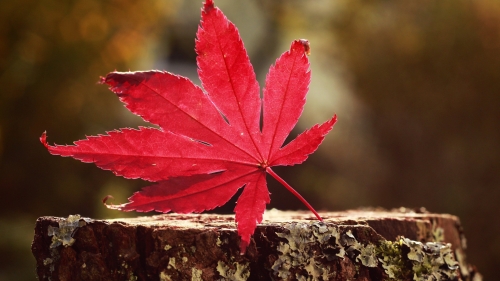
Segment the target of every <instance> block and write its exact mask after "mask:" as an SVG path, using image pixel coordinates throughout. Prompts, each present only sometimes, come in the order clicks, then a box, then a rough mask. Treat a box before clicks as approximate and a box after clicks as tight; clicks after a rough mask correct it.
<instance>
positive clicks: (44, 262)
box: [43, 258, 53, 266]
mask: <svg viewBox="0 0 500 281" xmlns="http://www.w3.org/2000/svg"><path fill="white" fill-rule="evenodd" d="M52 262H53V260H52V259H51V258H46V259H44V260H43V265H45V266H47V265H49V264H51V263H52Z"/></svg>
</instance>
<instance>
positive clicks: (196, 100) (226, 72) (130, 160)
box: [40, 0, 336, 253]
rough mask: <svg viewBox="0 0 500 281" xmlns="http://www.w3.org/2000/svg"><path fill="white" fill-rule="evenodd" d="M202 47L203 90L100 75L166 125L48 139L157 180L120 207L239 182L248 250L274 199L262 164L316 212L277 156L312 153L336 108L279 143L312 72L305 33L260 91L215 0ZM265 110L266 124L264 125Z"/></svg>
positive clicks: (216, 192) (181, 205)
mask: <svg viewBox="0 0 500 281" xmlns="http://www.w3.org/2000/svg"><path fill="white" fill-rule="evenodd" d="M201 17H202V19H201V26H200V27H199V28H198V32H197V38H198V39H197V40H196V53H197V54H198V56H197V62H198V67H199V69H198V74H199V76H200V80H201V82H202V86H203V88H204V89H205V91H206V93H205V92H203V90H202V89H201V88H200V87H198V86H196V85H194V84H193V83H192V82H191V81H190V80H188V79H187V78H184V77H181V76H178V75H174V74H172V73H169V72H162V71H145V72H112V73H110V74H108V75H107V76H106V77H104V78H102V80H101V82H102V83H105V84H108V85H109V86H110V89H111V90H112V91H113V92H114V93H116V94H117V95H118V97H119V98H120V100H121V101H122V102H123V103H125V106H126V107H127V108H128V109H129V110H130V111H131V112H132V113H134V114H137V115H139V116H141V117H142V118H143V119H144V120H146V121H148V122H150V123H153V124H156V125H158V126H159V127H160V129H156V128H144V127H139V128H138V129H129V128H126V129H121V130H119V131H111V132H107V134H106V135H98V136H91V137H87V138H86V139H84V140H79V141H76V142H75V143H74V144H75V145H68V146H61V145H54V146H51V145H48V144H47V142H46V135H45V133H44V134H43V135H42V137H41V138H40V140H41V141H42V143H43V144H44V145H45V146H46V147H47V149H48V150H49V152H50V153H51V154H54V155H61V156H71V157H73V158H75V159H78V160H80V161H82V162H86V163H89V162H90V163H94V164H96V165H97V166H98V167H100V168H102V169H105V170H111V171H113V173H115V174H116V175H119V176H123V177H125V178H141V179H144V180H148V181H152V182H156V183H155V184H153V185H151V186H148V187H145V188H144V189H142V190H141V191H139V192H136V193H134V194H133V195H132V197H130V198H129V202H128V203H126V204H121V205H107V207H108V208H111V209H118V210H122V211H131V210H136V211H140V212H147V211H151V210H156V211H159V212H170V211H174V212H178V213H190V212H202V211H204V210H209V209H213V208H215V207H217V206H222V205H224V204H225V203H226V202H227V201H228V200H229V199H230V198H231V197H232V196H233V195H234V194H235V193H236V191H237V190H238V189H239V188H242V187H244V190H243V192H242V194H241V196H240V197H239V199H238V201H237V203H236V207H235V209H234V211H235V213H236V219H235V220H236V222H237V224H238V225H237V228H238V234H239V235H240V237H241V243H240V249H241V252H242V253H244V252H245V249H246V247H247V246H248V244H249V243H250V237H251V235H252V234H253V233H254V231H255V227H256V226H257V223H260V222H261V221H262V215H263V213H264V211H265V208H266V204H268V203H269V202H270V198H269V191H268V189H267V185H266V174H270V175H271V176H272V177H274V178H275V179H277V180H278V181H279V182H280V183H282V184H283V185H284V186H285V187H286V188H287V189H288V190H290V191H291V192H292V193H293V194H294V195H295V196H297V197H298V198H299V199H300V200H301V201H302V202H303V203H304V204H306V206H307V207H308V208H309V209H311V211H313V212H314V214H315V215H316V216H317V217H318V219H320V220H321V217H320V216H319V215H318V213H317V212H316V211H315V210H314V209H313V208H312V207H311V206H310V205H309V204H308V203H307V202H306V201H305V199H304V198H302V197H301V196H300V195H299V194H298V193H297V192H296V191H295V190H294V189H293V188H292V187H291V186H290V185H288V184H287V183H286V182H285V181H284V180H283V179H281V178H280V177H279V176H278V175H277V174H275V173H274V172H273V170H272V169H271V166H279V165H282V166H283V165H295V164H300V163H302V162H303V161H305V160H306V159H307V157H308V155H309V154H311V153H313V152H314V151H315V150H316V149H317V148H318V146H319V145H320V143H321V142H322V141H323V139H324V136H325V135H326V134H327V133H328V132H329V131H330V130H331V129H332V127H333V125H334V124H335V122H336V116H334V117H333V118H332V119H330V120H329V121H327V122H325V123H323V124H322V125H315V126H313V127H312V128H311V129H309V130H307V131H305V132H303V133H302V134H300V135H299V136H297V138H295V139H294V140H293V141H291V142H290V143H288V144H287V145H286V146H284V147H282V145H283V143H284V141H285V138H286V137H287V136H288V135H289V133H290V131H291V130H292V129H293V127H294V126H295V125H296V123H297V121H298V119H299V117H300V115H301V113H302V110H303V107H304V103H305V96H306V94H307V91H308V87H309V82H310V78H311V73H310V70H309V61H308V59H307V54H308V53H309V43H308V42H307V41H306V40H296V41H294V42H293V43H292V45H291V47H290V50H289V51H287V52H285V53H284V54H282V55H281V57H280V58H279V59H278V60H277V61H276V63H275V65H274V66H272V67H271V69H270V70H269V73H268V75H267V77H266V85H265V88H264V93H263V99H261V98H260V94H259V92H260V89H259V85H258V83H257V80H256V78H255V73H254V70H253V67H252V65H251V64H250V61H249V58H248V56H247V53H246V50H245V48H244V46H243V42H242V41H241V38H240V36H239V33H238V30H237V29H236V27H235V26H234V25H233V24H232V23H231V22H230V21H229V20H228V19H227V18H226V17H225V16H224V14H223V13H222V12H221V11H220V10H219V9H218V8H216V7H214V3H213V1H211V0H207V1H206V3H205V4H204V8H203V9H202V13H201ZM261 110H262V111H263V114H262V116H263V122H262V123H263V125H262V129H261V128H260V116H261Z"/></svg>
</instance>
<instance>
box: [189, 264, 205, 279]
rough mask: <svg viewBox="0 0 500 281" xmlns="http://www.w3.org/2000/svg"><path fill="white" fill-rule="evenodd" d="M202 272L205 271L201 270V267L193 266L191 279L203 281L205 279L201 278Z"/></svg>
mask: <svg viewBox="0 0 500 281" xmlns="http://www.w3.org/2000/svg"><path fill="white" fill-rule="evenodd" d="M202 274H203V271H201V269H198V268H196V267H193V268H192V269H191V281H203V279H202V278H201V275H202Z"/></svg>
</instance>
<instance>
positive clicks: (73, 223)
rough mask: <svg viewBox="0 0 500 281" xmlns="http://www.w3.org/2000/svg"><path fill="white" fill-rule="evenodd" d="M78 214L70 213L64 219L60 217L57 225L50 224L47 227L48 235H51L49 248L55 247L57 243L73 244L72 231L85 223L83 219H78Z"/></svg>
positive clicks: (66, 245)
mask: <svg viewBox="0 0 500 281" xmlns="http://www.w3.org/2000/svg"><path fill="white" fill-rule="evenodd" d="M80 219H81V217H80V215H70V216H68V218H67V219H66V220H64V219H62V220H61V221H60V222H59V227H53V226H50V225H49V227H48V228H47V232H48V236H52V244H50V248H55V247H57V246H59V245H63V246H65V247H68V246H71V245H73V243H75V239H73V233H74V232H75V230H76V229H77V228H79V227H82V226H84V225H86V224H87V223H86V222H85V221H80Z"/></svg>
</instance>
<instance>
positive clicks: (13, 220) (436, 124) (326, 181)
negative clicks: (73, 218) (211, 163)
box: [0, 0, 500, 280]
mask: <svg viewBox="0 0 500 281" xmlns="http://www.w3.org/2000/svg"><path fill="white" fill-rule="evenodd" d="M216 5H217V6H219V7H220V8H221V9H222V10H223V11H224V13H225V14H226V15H227V16H228V18H229V19H230V20H231V21H233V22H234V23H235V24H236V26H237V27H238V28H239V30H240V33H241V35H242V38H243V41H244V43H245V46H246V48H247V50H248V53H249V56H250V59H251V61H252V63H253V65H254V68H255V71H256V73H257V77H258V78H259V82H260V84H261V85H263V81H264V79H265V75H266V73H267V70H268V68H269V66H270V65H271V64H272V63H274V60H275V59H276V58H277V57H278V56H279V55H280V54H281V53H283V52H284V51H286V50H288V48H289V46H290V43H291V41H292V40H294V39H298V38H307V39H308V40H309V41H310V43H311V50H312V54H311V56H310V60H311V69H312V73H313V74H312V83H311V87H310V92H309V94H308V102H307V104H306V108H305V110H304V113H303V115H302V118H301V120H300V122H299V125H298V126H297V128H296V131H295V130H294V132H293V133H292V135H296V134H297V133H299V132H301V131H302V130H304V129H305V128H307V127H310V126H312V125H313V124H316V123H319V122H323V121H325V120H327V119H328V118H330V117H331V116H332V115H333V114H334V113H337V114H338V118H339V121H338V123H337V125H335V127H334V129H333V131H332V132H331V133H330V134H329V135H328V137H327V138H326V139H325V141H324V143H323V144H322V145H321V147H320V148H319V150H318V151H317V152H316V153H315V154H313V155H312V156H311V157H310V158H309V160H308V161H307V162H305V163H304V164H302V165H300V166H296V167H286V168H284V169H281V168H277V169H276V171H277V173H279V174H280V175H281V176H282V177H283V178H284V179H285V180H287V181H288V182H289V183H291V184H292V186H294V187H295V188H296V189H297V190H298V191H299V192H300V193H301V194H302V195H303V196H304V197H305V198H307V199H308V201H309V202H310V203H312V205H313V206H315V208H316V209H319V210H334V211H335V210H344V209H350V208H358V207H364V206H373V207H384V208H397V207H400V206H405V207H426V208H427V209H428V210H429V211H431V212H438V213H451V214H454V215H457V216H459V217H460V219H461V220H462V223H463V226H464V229H465V234H466V237H467V238H468V250H467V253H468V259H469V262H470V263H472V264H475V265H477V266H478V269H479V272H481V273H482V274H483V275H484V277H485V279H486V280H488V279H490V280H494V279H495V275H496V274H495V273H496V271H495V270H497V266H498V264H499V263H500V224H499V223H498V221H499V219H498V218H499V216H500V209H499V203H498V201H499V198H500V188H499V187H500V145H499V144H500V1H497V0H480V1H473V0H443V1H431V0H421V1H417V2H413V1H387V0H337V1H329V0H316V1H298V0H290V1H265V0H254V1H230V0H225V1H224V0H217V1H216ZM200 8H201V0H200V1H187V0H186V1H181V0H177V1H173V0H170V1H164V0H152V1H139V0H108V1H97V0H68V1H56V0H44V1H35V0H19V1H0V85H1V86H0V87H1V90H0V181H1V182H0V184H1V186H0V188H1V193H2V195H1V196H0V209H1V212H0V238H1V239H0V252H1V253H2V255H0V280H35V262H34V258H33V257H32V256H31V252H30V245H31V240H32V236H33V227H34V223H35V220H36V219H37V218H38V217H40V216H48V215H53V216H63V217H67V216H68V215H70V214H81V215H82V216H87V217H93V218H112V217H124V216H137V215H141V214H136V213H122V212H117V211H111V210H107V209H106V208H105V207H104V206H103V205H102V203H101V199H102V198H103V197H105V196H106V195H108V194H111V195H113V196H114V197H115V200H114V201H113V202H115V203H122V202H125V201H126V198H127V197H128V196H130V195H131V194H132V193H133V192H134V191H136V190H139V189H140V188H141V187H143V186H145V185H147V183H145V182H143V181H140V180H125V179H123V178H118V177H115V176H114V175H113V174H112V173H111V172H108V171H103V170H100V169H99V168H97V167H95V166H94V165H91V164H83V163H80V162H79V161H76V160H74V159H69V158H61V157H57V156H51V155H50V154H49V153H48V152H47V151H46V149H45V148H44V147H43V146H42V144H40V141H39V137H40V135H41V134H42V133H43V132H44V131H45V130H46V131H47V133H48V141H49V142H50V143H51V144H52V143H57V144H71V143H72V142H73V141H75V140H78V139H82V138H84V137H85V136H86V135H96V134H102V133H104V132H105V131H109V130H113V129H115V128H121V127H137V126H139V125H144V122H143V121H142V120H141V119H140V118H139V117H137V116H134V115H132V114H131V113H129V112H128V111H127V110H126V109H125V108H124V107H123V105H122V104H121V103H120V102H119V100H118V99H117V98H116V96H115V95H114V94H113V93H111V92H110V91H109V90H108V89H107V87H106V86H103V85H98V84H97V82H98V80H99V77H100V76H104V75H106V74H107V73H108V72H111V71H114V70H118V71H128V70H148V69H161V70H168V71H170V72H173V73H177V74H181V75H184V76H187V77H189V78H191V79H192V80H193V81H195V83H198V84H199V80H198V78H197V74H196V61H195V52H194V39H195V33H196V30H197V26H198V23H199V18H200ZM269 188H270V190H271V192H272V193H273V194H272V196H271V198H272V202H271V204H270V206H269V207H270V208H280V209H304V206H302V204H301V203H300V202H299V201H298V200H297V199H295V198H294V197H293V195H291V194H290V193H289V192H287V191H285V189H284V188H283V187H281V186H280V185H279V184H278V183H277V182H275V181H274V180H272V179H269ZM233 207H234V200H232V202H230V203H228V205H227V206H226V207H224V208H221V209H219V210H216V211H218V212H231V211H232V209H233Z"/></svg>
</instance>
